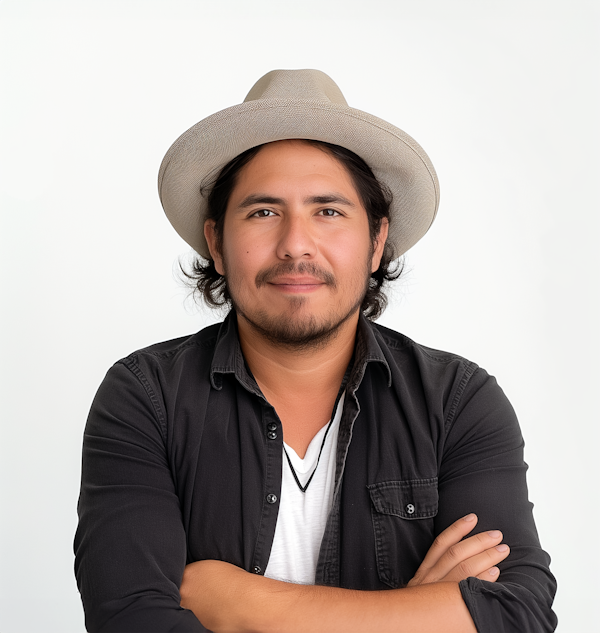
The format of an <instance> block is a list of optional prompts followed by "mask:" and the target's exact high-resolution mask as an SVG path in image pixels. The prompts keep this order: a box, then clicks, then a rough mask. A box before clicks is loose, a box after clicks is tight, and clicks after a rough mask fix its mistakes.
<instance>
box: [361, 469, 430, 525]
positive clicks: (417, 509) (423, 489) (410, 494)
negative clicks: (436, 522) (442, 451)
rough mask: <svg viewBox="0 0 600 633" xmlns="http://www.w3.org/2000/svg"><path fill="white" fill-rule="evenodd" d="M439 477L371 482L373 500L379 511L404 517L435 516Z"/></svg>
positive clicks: (422, 517) (370, 491)
mask: <svg viewBox="0 0 600 633" xmlns="http://www.w3.org/2000/svg"><path fill="white" fill-rule="evenodd" d="M437 483H438V480H437V477H434V478H433V479H406V480H404V481H383V482H381V483H379V484H369V485H368V486H367V488H368V489H369V494H370V495H371V501H372V502H373V506H374V507H375V510H377V512H380V513H381V514H390V515H392V516H397V517H401V518H402V519H424V518H428V517H434V516H435V515H436V514H437V509H438V488H437Z"/></svg>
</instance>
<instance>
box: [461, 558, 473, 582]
mask: <svg viewBox="0 0 600 633" xmlns="http://www.w3.org/2000/svg"><path fill="white" fill-rule="evenodd" d="M458 570H459V572H460V575H461V577H462V578H468V577H469V576H471V575H472V574H471V565H469V563H467V561H463V562H462V563H460V565H459V566H458Z"/></svg>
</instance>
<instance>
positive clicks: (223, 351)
mask: <svg viewBox="0 0 600 633" xmlns="http://www.w3.org/2000/svg"><path fill="white" fill-rule="evenodd" d="M379 341H380V336H378V335H377V331H376V327H375V325H374V324H373V323H371V322H370V321H369V320H368V319H367V318H366V317H365V316H364V315H363V314H362V313H361V315H360V317H359V320H358V328H357V332H356V344H355V348H354V366H353V368H352V372H351V374H350V379H349V381H348V389H351V390H352V391H356V389H358V387H359V386H360V383H361V382H362V379H363V376H364V374H365V371H366V369H367V365H368V364H369V363H372V362H378V363H382V364H383V365H384V366H385V368H386V370H387V376H388V387H389V386H390V385H391V384H392V373H391V370H390V367H389V365H388V362H387V360H386V358H385V355H384V353H383V350H382V348H381V345H380V342H379ZM223 374H234V375H235V377H236V378H237V380H238V381H239V382H240V384H241V385H242V386H243V387H245V388H246V389H247V390H248V391H250V392H251V393H254V394H256V395H257V396H262V394H261V392H260V389H259V387H258V385H257V384H256V381H255V380H254V378H253V377H252V375H251V374H250V372H249V371H248V368H247V366H246V361H245V360H244V356H243V354H242V348H241V346H240V339H239V335H238V327H237V316H236V314H235V311H234V310H231V311H230V312H229V314H228V315H227V317H226V318H225V320H224V321H223V323H221V327H220V328H219V334H218V336H217V344H216V346H215V353H214V355H213V360H212V364H211V367H210V380H211V383H212V386H213V387H214V388H215V389H219V390H220V389H221V388H222V386H223Z"/></svg>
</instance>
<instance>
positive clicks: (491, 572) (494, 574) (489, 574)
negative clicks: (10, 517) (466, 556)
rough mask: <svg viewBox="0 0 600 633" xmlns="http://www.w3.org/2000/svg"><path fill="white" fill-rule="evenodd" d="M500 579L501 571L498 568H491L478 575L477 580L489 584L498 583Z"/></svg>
mask: <svg viewBox="0 0 600 633" xmlns="http://www.w3.org/2000/svg"><path fill="white" fill-rule="evenodd" d="M499 577H500V570H499V569H498V568H497V567H490V568H489V569H486V570H485V571H484V572H483V573H481V574H477V576H476V578H479V580H487V581H488V582H496V580H498V578H499Z"/></svg>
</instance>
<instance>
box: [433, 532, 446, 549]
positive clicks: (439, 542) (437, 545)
mask: <svg viewBox="0 0 600 633" xmlns="http://www.w3.org/2000/svg"><path fill="white" fill-rule="evenodd" d="M442 547H444V539H443V537H442V534H438V535H437V536H436V537H435V540H434V541H433V545H432V546H431V549H434V548H435V549H439V548H442Z"/></svg>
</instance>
